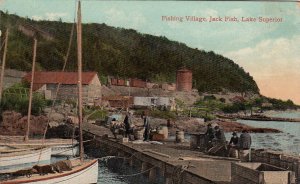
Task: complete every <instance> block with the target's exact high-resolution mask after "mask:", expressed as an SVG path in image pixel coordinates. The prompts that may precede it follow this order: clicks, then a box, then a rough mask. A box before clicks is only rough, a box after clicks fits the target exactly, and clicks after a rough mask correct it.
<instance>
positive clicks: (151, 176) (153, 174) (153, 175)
mask: <svg viewBox="0 0 300 184" xmlns="http://www.w3.org/2000/svg"><path fill="white" fill-rule="evenodd" d="M149 180H150V181H151V182H155V180H156V168H155V167H153V168H152V169H150V171H149Z"/></svg>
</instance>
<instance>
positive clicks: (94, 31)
mask: <svg viewBox="0 0 300 184" xmlns="http://www.w3.org/2000/svg"><path fill="white" fill-rule="evenodd" d="M0 14H1V15H0V17H1V24H0V29H1V30H5V29H6V27H7V26H8V25H9V26H10V38H9V45H8V54H7V61H8V62H7V67H8V68H9V67H10V68H15V69H19V70H27V71H29V70H30V69H31V62H32V35H36V36H37V38H38V48H37V70H61V68H62V66H63V61H64V56H65V55H66V51H67V48H68V42H69V37H70V32H71V29H72V24H70V23H63V22H58V21H33V20H31V19H28V18H27V19H25V18H21V17H18V16H16V15H10V14H6V13H4V12H1V11H0ZM75 43H76V39H75V37H74V38H73V44H72V47H71V50H70V57H69V61H68V64H67V70H70V71H74V70H75V69H76V67H77V64H76V62H75V61H76V58H77V57H76V46H75ZM82 43H83V45H82V46H83V67H84V70H86V71H90V70H93V71H97V72H98V73H99V75H100V78H101V79H102V80H103V81H105V76H107V75H112V76H118V77H123V78H126V77H130V78H139V79H143V80H148V81H155V82H175V79H176V71H177V70H178V69H180V68H182V67H186V68H188V69H190V70H192V72H193V87H194V88H196V89H198V91H199V92H218V91H232V92H241V93H244V92H254V93H259V89H258V87H257V85H256V83H255V81H254V80H253V78H252V77H251V76H250V75H249V73H246V72H245V71H244V70H243V68H241V67H239V66H238V65H237V64H235V63H234V62H233V61H232V60H230V59H228V58H225V57H223V56H221V55H218V54H215V53H214V52H212V51H210V52H207V51H204V50H198V49H194V48H190V47H188V46H186V45H185V44H183V43H179V42H176V41H171V40H169V39H167V38H166V37H157V36H152V35H148V34H141V33H138V32H137V31H135V30H132V29H123V28H115V27H110V26H107V25H105V24H84V25H83V41H82Z"/></svg>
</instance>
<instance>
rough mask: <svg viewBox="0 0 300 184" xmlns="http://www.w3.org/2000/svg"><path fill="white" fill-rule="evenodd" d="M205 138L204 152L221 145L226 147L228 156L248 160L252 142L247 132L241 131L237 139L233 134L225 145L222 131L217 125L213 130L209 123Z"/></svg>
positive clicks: (234, 133)
mask: <svg viewBox="0 0 300 184" xmlns="http://www.w3.org/2000/svg"><path fill="white" fill-rule="evenodd" d="M205 137H206V146H207V147H206V148H207V149H206V151H209V150H210V149H211V148H212V147H214V146H216V145H221V146H222V145H223V146H225V147H226V150H228V156H231V157H236V158H240V159H241V160H243V161H246V160H248V155H249V150H250V147H251V144H252V140H251V136H250V134H249V133H248V131H247V130H243V131H242V134H241V135H240V137H238V135H237V133H236V132H233V133H232V137H231V139H230V141H229V143H228V145H227V143H226V138H225V134H224V131H223V130H222V129H221V128H220V127H219V126H218V125H217V126H215V127H214V128H213V127H212V125H211V124H210V123H209V124H208V125H207V130H206V133H205ZM227 148H228V149H227Z"/></svg>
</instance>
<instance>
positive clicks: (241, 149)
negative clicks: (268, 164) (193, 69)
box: [229, 130, 252, 161]
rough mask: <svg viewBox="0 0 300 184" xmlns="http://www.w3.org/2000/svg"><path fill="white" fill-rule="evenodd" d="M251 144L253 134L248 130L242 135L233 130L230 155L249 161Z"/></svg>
mask: <svg viewBox="0 0 300 184" xmlns="http://www.w3.org/2000/svg"><path fill="white" fill-rule="evenodd" d="M251 144H252V139H251V135H250V134H249V133H248V131H247V130H243V131H242V134H241V135H240V137H238V135H237V133H236V132H233V133H232V137H231V139H230V141H229V148H230V149H229V156H231V157H236V158H240V159H241V160H242V161H248V160H249V159H250V158H249V154H250V148H251ZM236 153H237V154H236Z"/></svg>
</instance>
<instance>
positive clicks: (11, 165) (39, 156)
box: [0, 147, 51, 173]
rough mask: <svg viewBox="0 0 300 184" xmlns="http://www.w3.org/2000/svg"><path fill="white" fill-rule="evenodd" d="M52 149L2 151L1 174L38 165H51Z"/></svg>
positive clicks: (12, 149) (11, 149) (9, 149)
mask: <svg viewBox="0 0 300 184" xmlns="http://www.w3.org/2000/svg"><path fill="white" fill-rule="evenodd" d="M50 159H51V148H34V149H14V148H12V147H8V149H1V151H0V172H1V173H3V172H6V171H8V170H12V169H13V170H16V169H20V168H24V167H25V166H31V165H34V164H38V163H50Z"/></svg>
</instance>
